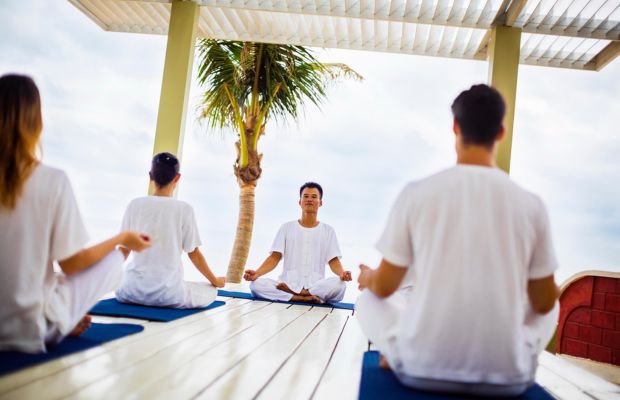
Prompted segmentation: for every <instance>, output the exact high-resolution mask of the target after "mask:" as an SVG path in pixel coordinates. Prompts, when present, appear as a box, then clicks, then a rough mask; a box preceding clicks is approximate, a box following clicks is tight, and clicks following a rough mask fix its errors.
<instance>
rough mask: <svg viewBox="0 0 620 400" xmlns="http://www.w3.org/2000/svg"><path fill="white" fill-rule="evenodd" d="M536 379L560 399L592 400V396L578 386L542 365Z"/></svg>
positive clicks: (537, 371)
mask: <svg viewBox="0 0 620 400" xmlns="http://www.w3.org/2000/svg"><path fill="white" fill-rule="evenodd" d="M535 379H536V383H538V384H539V385H540V386H542V387H544V388H545V389H546V390H547V391H548V392H549V393H551V394H552V395H553V396H555V397H556V398H558V399H570V400H592V397H590V396H588V395H587V394H585V393H584V392H583V391H581V390H580V389H579V388H578V387H577V386H575V385H573V384H572V383H571V382H569V381H567V380H566V379H563V378H562V377H560V376H559V375H558V374H556V373H554V372H553V371H551V370H550V369H549V368H547V367H544V366H542V365H541V366H539V367H538V369H537V370H536V378H535Z"/></svg>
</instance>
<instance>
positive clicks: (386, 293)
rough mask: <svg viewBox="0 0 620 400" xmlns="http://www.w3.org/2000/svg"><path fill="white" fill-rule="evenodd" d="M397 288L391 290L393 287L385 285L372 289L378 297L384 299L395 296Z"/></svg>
mask: <svg viewBox="0 0 620 400" xmlns="http://www.w3.org/2000/svg"><path fill="white" fill-rule="evenodd" d="M397 288H398V287H396V288H391V287H386V286H383V285H376V286H375V287H374V288H372V292H373V293H374V294H375V295H376V296H377V297H379V298H382V299H384V298H386V297H390V296H391V295H393V294H394V292H395V291H396V289H397Z"/></svg>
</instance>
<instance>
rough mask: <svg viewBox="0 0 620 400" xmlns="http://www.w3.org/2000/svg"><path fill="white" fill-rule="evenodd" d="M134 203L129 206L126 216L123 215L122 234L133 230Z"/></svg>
mask: <svg viewBox="0 0 620 400" xmlns="http://www.w3.org/2000/svg"><path fill="white" fill-rule="evenodd" d="M132 206H133V201H132V202H131V203H129V204H128V205H127V208H126V209H125V214H123V222H121V232H125V231H130V230H131V214H132V209H133V207H132Z"/></svg>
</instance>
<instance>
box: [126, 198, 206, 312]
mask: <svg viewBox="0 0 620 400" xmlns="http://www.w3.org/2000/svg"><path fill="white" fill-rule="evenodd" d="M122 230H132V231H138V232H144V233H145V234H147V235H149V236H150V237H151V240H152V246H151V247H150V248H148V249H146V250H144V251H142V252H140V253H136V252H132V255H131V258H130V260H129V263H128V264H127V268H126V271H125V278H124V280H123V284H122V285H121V287H120V288H119V289H118V290H117V291H116V297H117V298H118V299H119V300H120V301H124V302H131V303H139V304H145V305H151V306H162V307H175V306H181V305H183V304H184V302H185V291H184V286H183V263H182V260H181V256H182V255H183V252H186V253H190V252H192V251H194V250H195V249H196V247H199V246H200V245H201V242H200V236H199V233H198V226H197V224H196V217H195V216H194V209H193V208H192V206H190V205H189V204H187V203H186V202H184V201H181V200H176V199H174V198H172V197H162V196H147V197H140V198H137V199H134V200H132V201H131V203H129V205H128V206H127V210H126V211H125V216H124V217H123V223H122Z"/></svg>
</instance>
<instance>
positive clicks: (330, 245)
mask: <svg viewBox="0 0 620 400" xmlns="http://www.w3.org/2000/svg"><path fill="white" fill-rule="evenodd" d="M322 205H323V188H322V187H321V185H319V184H318V183H315V182H307V183H305V184H303V185H302V186H301V188H300V189H299V206H300V207H301V211H302V212H301V219H299V220H295V221H291V222H287V223H286V224H284V225H282V227H280V230H279V231H278V234H277V235H276V238H275V240H274V242H273V245H272V246H271V254H270V255H269V256H268V257H267V258H266V259H265V261H264V262H263V263H262V265H261V266H260V267H259V268H258V269H257V270H256V271H255V270H252V269H248V270H246V271H245V274H244V275H243V277H244V279H245V280H247V281H250V282H251V283H250V290H251V291H252V293H253V294H254V295H255V296H257V297H261V298H264V299H268V300H279V301H302V302H308V303H336V302H338V301H340V300H342V298H343V297H344V293H345V290H346V285H345V282H346V281H350V280H351V272H350V271H345V270H344V268H343V267H342V264H341V263H340V257H341V256H342V255H341V254H340V248H339V246H338V239H337V238H336V232H335V231H334V228H332V227H331V226H329V225H327V224H325V223H322V222H319V220H318V218H317V216H318V212H319V208H320V207H321V206H322ZM281 259H284V262H283V264H284V266H283V271H282V275H280V278H279V280H278V281H275V280H273V279H268V278H262V276H263V275H265V274H267V273H269V272H270V271H272V270H273V269H274V268H275V267H276V266H277V265H278V263H279V262H280V260H281ZM325 264H328V265H329V267H330V269H331V270H332V272H333V273H334V274H335V275H336V277H331V278H325Z"/></svg>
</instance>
